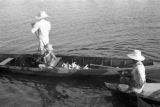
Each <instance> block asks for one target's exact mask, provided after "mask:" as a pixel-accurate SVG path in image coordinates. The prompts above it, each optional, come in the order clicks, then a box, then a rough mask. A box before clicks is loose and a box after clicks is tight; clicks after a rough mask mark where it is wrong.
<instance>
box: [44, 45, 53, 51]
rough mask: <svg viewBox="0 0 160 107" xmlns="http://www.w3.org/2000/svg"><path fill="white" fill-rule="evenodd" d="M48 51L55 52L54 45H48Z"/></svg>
mask: <svg viewBox="0 0 160 107" xmlns="http://www.w3.org/2000/svg"><path fill="white" fill-rule="evenodd" d="M46 49H47V50H48V51H52V50H54V49H53V47H52V44H47V45H46Z"/></svg>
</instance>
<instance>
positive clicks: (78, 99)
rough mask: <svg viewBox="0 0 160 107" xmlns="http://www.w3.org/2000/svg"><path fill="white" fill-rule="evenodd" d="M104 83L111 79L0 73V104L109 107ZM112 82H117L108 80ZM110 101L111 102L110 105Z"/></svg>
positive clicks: (109, 98) (109, 97)
mask: <svg viewBox="0 0 160 107" xmlns="http://www.w3.org/2000/svg"><path fill="white" fill-rule="evenodd" d="M104 81H111V78H110V77H108V79H106V78H91V77H90V78H88V77H87V78H51V77H50V78H48V77H47V78H46V77H34V76H24V75H7V74H1V76H0V86H1V87H3V88H1V90H0V94H1V97H0V104H1V105H2V106H9V105H11V106H13V105H15V106H16V107H21V106H24V105H25V106H29V107H31V106H32V107H41V106H42V107H50V106H52V107H55V106H56V107H57V106H58V107H62V106H65V107H66V106H67V107H68V106H69V107H75V106H76V107H77V106H78V107H89V106H92V107H97V106H102V107H106V106H107V107H112V106H113V104H115V103H116V102H114V101H113V100H111V99H113V98H112V97H111V93H110V91H108V90H106V88H105V87H104V84H103V83H104ZM112 81H113V82H115V81H117V80H116V79H112ZM113 102H114V103H113Z"/></svg>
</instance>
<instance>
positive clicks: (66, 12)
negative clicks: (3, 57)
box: [0, 0, 160, 107]
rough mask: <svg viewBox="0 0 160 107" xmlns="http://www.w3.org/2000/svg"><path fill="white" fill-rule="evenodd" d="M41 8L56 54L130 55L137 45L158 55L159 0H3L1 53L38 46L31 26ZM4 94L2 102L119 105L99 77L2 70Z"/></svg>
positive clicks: (15, 105) (37, 106)
mask: <svg viewBox="0 0 160 107" xmlns="http://www.w3.org/2000/svg"><path fill="white" fill-rule="evenodd" d="M41 10H45V11H46V12H47V13H48V14H49V16H50V17H49V19H48V20H50V21H51V23H52V30H51V33H50V42H51V43H52V44H53V46H54V49H55V53H56V54H65V55H80V56H100V57H126V54H127V53H129V52H131V51H132V50H134V49H139V50H141V51H142V53H143V55H144V56H145V57H146V58H151V59H156V60H158V59H160V36H159V34H160V23H159V22H160V1H158V0H30V1H28V0H5V1H4V0H0V14H1V15H0V53H19V54H21V53H35V52H37V46H38V40H37V38H36V36H35V35H33V34H31V31H30V30H31V23H32V22H34V21H36V20H35V19H34V16H35V15H37V14H38V13H39V11H41ZM0 95H1V96H0V105H1V106H3V107H8V106H12V107H23V106H24V107H55V106H59V107H62V106H66V107H70V106H72V107H75V106H76V107H88V106H90V107H93V106H95V107H97V106H101V107H104V106H107V107H114V106H115V107H116V105H115V104H113V103H112V102H114V100H113V99H111V98H109V96H110V92H109V91H108V90H106V89H105V88H104V84H103V81H102V80H99V79H96V80H95V79H87V78H86V79H75V78H74V79H67V78H64V79H62V78H61V79H58V78H56V79H55V78H46V77H26V76H16V75H15V76H13V75H1V76H0ZM104 95H107V96H108V97H107V98H106V97H105V96H104ZM119 106H120V105H119Z"/></svg>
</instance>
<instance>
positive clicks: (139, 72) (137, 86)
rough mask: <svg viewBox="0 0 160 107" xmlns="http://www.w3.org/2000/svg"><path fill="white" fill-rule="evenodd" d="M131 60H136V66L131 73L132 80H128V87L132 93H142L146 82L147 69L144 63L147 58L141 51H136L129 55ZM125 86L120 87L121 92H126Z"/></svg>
mask: <svg viewBox="0 0 160 107" xmlns="http://www.w3.org/2000/svg"><path fill="white" fill-rule="evenodd" d="M127 56H128V57H129V58H131V59H133V60H135V65H134V66H133V69H132V71H131V72H130V75H131V78H130V79H128V81H126V82H128V83H127V84H128V85H129V87H128V86H126V87H128V88H130V89H131V91H132V92H135V93H141V92H142V90H143V87H144V84H145V82H146V74H145V67H144V65H143V63H142V61H144V60H145V57H144V56H143V55H142V54H141V51H140V50H134V52H132V53H131V54H128V55H127ZM124 86H125V85H124V84H122V85H119V88H120V90H125V89H124V88H125V87H124Z"/></svg>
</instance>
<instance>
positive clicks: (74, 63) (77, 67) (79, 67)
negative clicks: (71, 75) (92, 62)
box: [62, 62, 89, 69]
mask: <svg viewBox="0 0 160 107" xmlns="http://www.w3.org/2000/svg"><path fill="white" fill-rule="evenodd" d="M62 67H63V68H66V69H89V68H88V64H87V65H86V66H84V67H81V66H80V65H78V64H76V62H73V63H72V64H69V63H63V64H62Z"/></svg>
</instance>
